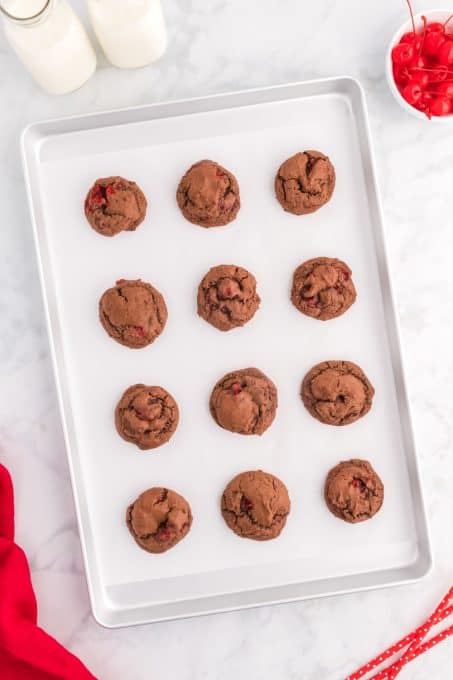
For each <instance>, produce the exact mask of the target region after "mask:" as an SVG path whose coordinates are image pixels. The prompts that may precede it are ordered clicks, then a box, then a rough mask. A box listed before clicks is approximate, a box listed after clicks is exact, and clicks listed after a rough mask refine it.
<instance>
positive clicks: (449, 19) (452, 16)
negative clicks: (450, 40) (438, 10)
mask: <svg viewBox="0 0 453 680" xmlns="http://www.w3.org/2000/svg"><path fill="white" fill-rule="evenodd" d="M452 19H453V14H450V16H449V17H448V19H447V21H444V28H447V24H448V23H450V21H451V20H452Z"/></svg>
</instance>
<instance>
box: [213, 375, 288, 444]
mask: <svg viewBox="0 0 453 680" xmlns="http://www.w3.org/2000/svg"><path fill="white" fill-rule="evenodd" d="M277 405H278V398H277V388H276V387H275V385H274V383H273V382H272V380H269V378H268V377H267V376H266V375H264V373H262V372H261V371H259V370H258V369H257V368H243V369H241V370H239V371H233V372H232V373H227V374H226V375H224V376H223V378H221V379H220V380H219V381H218V383H217V384H216V386H215V387H214V389H213V390H212V394H211V399H210V402H209V408H210V410H211V415H212V417H213V418H214V420H215V421H216V423H217V424H218V425H220V427H223V428H224V429H225V430H230V432H238V433H239V434H263V432H265V431H266V430H267V428H268V427H269V426H270V425H271V424H272V422H273V420H274V418H275V412H276V410H277Z"/></svg>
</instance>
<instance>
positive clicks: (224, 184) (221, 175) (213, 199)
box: [176, 160, 241, 227]
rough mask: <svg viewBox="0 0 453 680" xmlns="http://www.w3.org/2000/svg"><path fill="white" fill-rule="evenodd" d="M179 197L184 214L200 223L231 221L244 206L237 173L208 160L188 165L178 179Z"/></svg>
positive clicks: (212, 225)
mask: <svg viewBox="0 0 453 680" xmlns="http://www.w3.org/2000/svg"><path fill="white" fill-rule="evenodd" d="M176 200H177V201H178V205H179V207H180V209H181V212H182V214H183V215H184V217H185V218H186V219H187V220H189V222H192V223H193V224H198V226H200V227H221V226H223V225H225V224H228V223H229V222H232V221H233V220H234V218H235V217H236V215H237V213H238V210H239V208H240V207H241V200H240V197H239V184H238V183H237V179H236V177H235V176H234V175H233V174H232V173H231V172H229V171H228V170H225V168H222V166H221V165H219V164H218V163H215V162H214V161H207V160H204V161H199V162H198V163H195V165H192V167H191V168H189V170H188V171H187V172H186V174H185V175H184V177H183V178H182V180H181V181H180V183H179V186H178V190H177V192H176Z"/></svg>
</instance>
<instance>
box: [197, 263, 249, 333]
mask: <svg viewBox="0 0 453 680" xmlns="http://www.w3.org/2000/svg"><path fill="white" fill-rule="evenodd" d="M197 302H198V314H199V315H200V316H201V317H202V318H203V319H205V321H208V323H210V324H212V325H213V326H215V327H216V328H218V329H219V330H220V331H230V330H231V329H232V328H237V327H238V326H243V325H244V324H246V323H247V321H250V319H251V318H252V317H253V316H254V314H255V312H256V310H257V309H258V307H259V305H260V302H261V300H260V297H259V295H258V293H257V292H256V279H255V277H254V276H253V274H251V273H250V272H248V271H247V270H246V269H243V268H242V267H236V266H235V265H234V264H221V265H219V266H218V267H212V268H211V269H210V270H209V271H208V273H207V274H206V276H205V277H204V279H203V280H202V282H201V283H200V285H199V287H198V297H197Z"/></svg>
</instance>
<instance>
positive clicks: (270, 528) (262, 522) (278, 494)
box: [221, 470, 291, 541]
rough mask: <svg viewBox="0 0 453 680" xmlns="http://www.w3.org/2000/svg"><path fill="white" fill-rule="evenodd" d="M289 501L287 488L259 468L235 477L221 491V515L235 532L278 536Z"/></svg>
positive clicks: (265, 538) (256, 537)
mask: <svg viewBox="0 0 453 680" xmlns="http://www.w3.org/2000/svg"><path fill="white" fill-rule="evenodd" d="M290 508H291V502H290V500H289V496H288V489H287V488H286V486H285V485H284V484H283V482H282V481H281V480H280V479H278V477H274V475H271V474H269V473H268V472H263V471H262V470H256V471H250V472H242V473H241V474H240V475H237V476H236V477H234V479H232V480H231V482H230V483H229V484H228V486H227V487H226V489H225V491H224V492H223V495H222V502H221V510H222V515H223V519H224V520H225V522H226V523H227V524H228V526H229V527H230V529H231V530H232V531H234V533H235V534H237V535H238V536H241V537H242V538H252V539H253V540H254V541H268V540H269V539H271V538H277V536H278V535H279V534H280V533H281V531H282V529H283V527H284V526H285V524H286V518H287V517H288V515H289V511H290Z"/></svg>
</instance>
